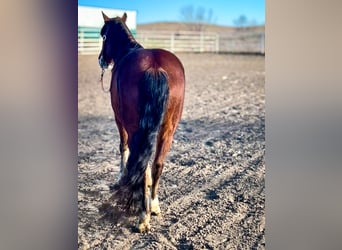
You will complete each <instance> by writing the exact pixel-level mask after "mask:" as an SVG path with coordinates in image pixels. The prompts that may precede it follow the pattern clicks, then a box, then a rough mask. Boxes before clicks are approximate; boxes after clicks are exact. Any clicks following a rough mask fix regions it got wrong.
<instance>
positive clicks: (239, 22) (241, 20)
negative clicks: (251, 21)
mask: <svg viewBox="0 0 342 250" xmlns="http://www.w3.org/2000/svg"><path fill="white" fill-rule="evenodd" d="M233 23H234V24H235V26H236V27H238V28H244V27H246V26H247V24H248V19H247V17H246V16H245V15H240V16H239V17H238V18H237V19H234V20H233Z"/></svg>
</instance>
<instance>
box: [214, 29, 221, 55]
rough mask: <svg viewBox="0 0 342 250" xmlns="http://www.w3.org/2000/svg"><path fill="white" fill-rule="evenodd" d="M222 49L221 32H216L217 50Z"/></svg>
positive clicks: (217, 51)
mask: <svg viewBox="0 0 342 250" xmlns="http://www.w3.org/2000/svg"><path fill="white" fill-rule="evenodd" d="M219 49H220V34H219V33H216V45H215V52H216V53H219Z"/></svg>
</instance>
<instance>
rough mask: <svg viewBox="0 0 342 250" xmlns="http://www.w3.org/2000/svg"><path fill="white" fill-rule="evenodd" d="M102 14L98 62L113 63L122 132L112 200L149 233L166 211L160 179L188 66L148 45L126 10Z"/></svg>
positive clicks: (113, 84)
mask: <svg viewBox="0 0 342 250" xmlns="http://www.w3.org/2000/svg"><path fill="white" fill-rule="evenodd" d="M102 16H103V20H104V25H103V27H102V29H101V33H100V35H101V36H102V39H103V42H102V49H101V52H100V54H99V57H98V62H99V65H100V67H101V68H102V70H103V71H104V69H106V68H108V66H109V65H112V64H114V67H113V69H112V78H111V84H110V96H111V105H112V108H113V111H114V117H115V121H116V125H117V128H118V131H119V134H120V154H121V163H120V174H119V178H118V180H117V182H116V183H115V184H114V185H113V186H112V188H111V189H112V191H113V197H114V198H113V199H114V200H115V201H116V203H117V205H118V206H120V207H121V208H123V209H124V210H125V211H135V212H138V213H139V219H138V225H137V229H138V231H139V232H148V231H150V229H151V225H150V218H151V215H157V216H160V215H161V210H160V206H159V201H158V186H159V179H160V175H161V173H162V171H163V167H164V160H165V158H166V155H167V154H168V152H169V150H170V147H171V144H172V140H173V136H174V133H175V131H176V128H177V126H178V123H179V121H180V119H181V115H182V111H183V104H184V93H185V73H184V67H183V65H182V63H181V61H180V60H179V59H178V58H177V57H176V56H175V55H174V54H173V53H171V52H169V51H167V50H163V49H145V48H143V46H142V45H140V44H139V43H138V42H137V41H136V40H135V38H134V37H133V35H132V33H131V32H130V30H129V29H128V27H127V25H126V20H127V14H126V13H124V14H123V16H122V17H115V18H109V17H108V16H107V15H106V14H104V13H103V12H102ZM153 152H154V159H153V161H152V164H151V165H150V164H149V160H150V159H151V157H152V154H153Z"/></svg>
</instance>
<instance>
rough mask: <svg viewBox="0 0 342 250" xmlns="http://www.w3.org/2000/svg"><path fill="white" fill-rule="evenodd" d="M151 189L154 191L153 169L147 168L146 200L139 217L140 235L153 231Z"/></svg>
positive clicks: (145, 182)
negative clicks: (151, 223)
mask: <svg viewBox="0 0 342 250" xmlns="http://www.w3.org/2000/svg"><path fill="white" fill-rule="evenodd" d="M151 189H152V177H151V167H150V166H147V168H146V171H145V178H144V200H143V204H142V210H141V212H140V216H139V222H138V223H139V224H138V230H139V232H140V233H142V232H148V231H150V229H151V225H150V219H151Z"/></svg>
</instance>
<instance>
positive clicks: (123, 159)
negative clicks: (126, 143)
mask: <svg viewBox="0 0 342 250" xmlns="http://www.w3.org/2000/svg"><path fill="white" fill-rule="evenodd" d="M129 153H130V151H129V148H126V149H124V150H123V152H122V155H121V162H120V173H119V177H118V182H119V181H120V179H121V178H122V177H123V176H124V175H125V174H126V165H127V160H128V157H129Z"/></svg>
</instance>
